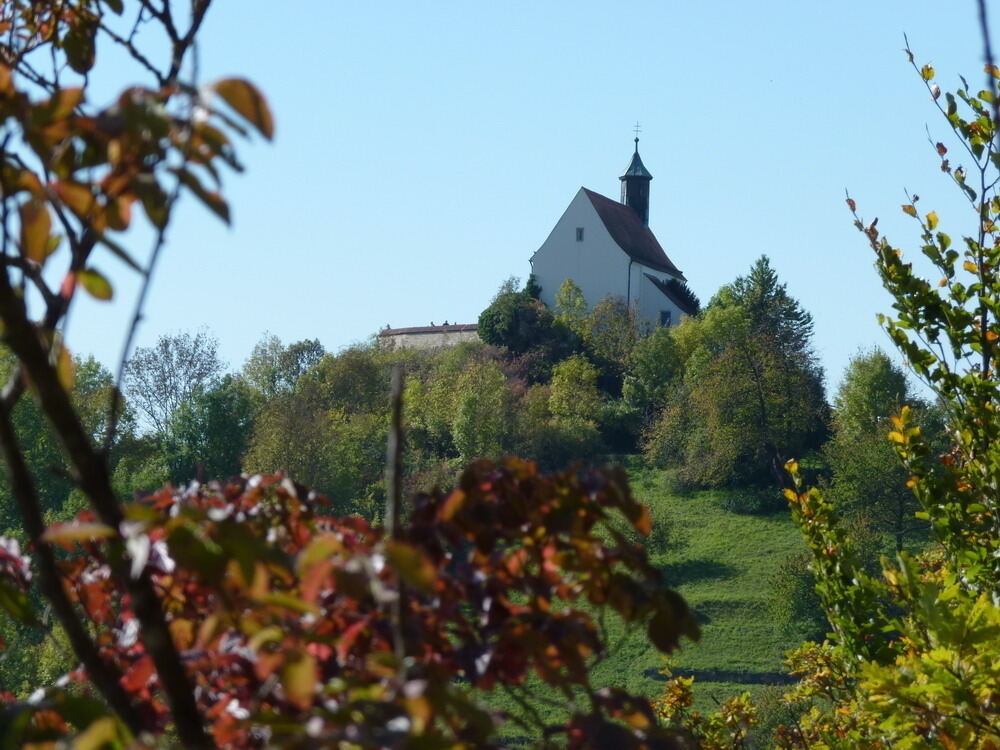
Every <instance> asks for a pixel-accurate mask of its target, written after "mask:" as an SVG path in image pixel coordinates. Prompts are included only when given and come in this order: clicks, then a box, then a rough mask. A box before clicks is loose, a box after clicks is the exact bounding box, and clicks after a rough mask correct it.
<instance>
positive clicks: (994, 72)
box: [983, 65, 1000, 78]
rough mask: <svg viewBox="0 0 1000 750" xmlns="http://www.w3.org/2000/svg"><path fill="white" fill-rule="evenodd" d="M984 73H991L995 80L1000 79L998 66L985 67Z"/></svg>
mask: <svg viewBox="0 0 1000 750" xmlns="http://www.w3.org/2000/svg"><path fill="white" fill-rule="evenodd" d="M983 72H984V73H989V74H990V75H991V76H993V77H994V78H1000V68H998V67H997V66H996V65H985V66H983Z"/></svg>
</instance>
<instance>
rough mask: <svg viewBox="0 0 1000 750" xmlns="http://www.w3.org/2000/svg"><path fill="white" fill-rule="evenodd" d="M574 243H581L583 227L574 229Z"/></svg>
mask: <svg viewBox="0 0 1000 750" xmlns="http://www.w3.org/2000/svg"><path fill="white" fill-rule="evenodd" d="M576 241H577V242H583V227H577V228H576Z"/></svg>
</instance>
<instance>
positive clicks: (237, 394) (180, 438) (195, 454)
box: [154, 375, 254, 486]
mask: <svg viewBox="0 0 1000 750" xmlns="http://www.w3.org/2000/svg"><path fill="white" fill-rule="evenodd" d="M253 416H254V404H253V398H252V393H251V391H250V389H249V388H248V387H247V385H246V383H245V382H244V381H243V380H241V379H239V378H236V377H233V376H232V375H225V376H223V377H222V379H221V380H220V381H219V382H218V383H216V384H215V385H213V386H212V387H210V388H208V389H205V390H201V391H199V392H197V393H196V394H195V395H194V396H192V397H191V398H190V399H188V400H187V401H185V402H184V403H182V404H181V405H180V406H179V407H177V409H176V410H175V411H174V412H173V414H171V416H170V420H169V422H168V423H167V437H166V440H165V441H164V442H165V445H164V448H165V453H166V454H167V463H168V465H169V467H170V479H171V481H173V482H176V483H183V482H186V481H188V480H189V479H191V478H192V477H199V478H202V479H204V478H206V477H219V478H228V477H232V476H235V475H237V474H239V473H240V471H242V464H243V455H244V454H245V453H246V450H247V444H248V442H249V439H250V435H252V434H253ZM154 486H155V485H154Z"/></svg>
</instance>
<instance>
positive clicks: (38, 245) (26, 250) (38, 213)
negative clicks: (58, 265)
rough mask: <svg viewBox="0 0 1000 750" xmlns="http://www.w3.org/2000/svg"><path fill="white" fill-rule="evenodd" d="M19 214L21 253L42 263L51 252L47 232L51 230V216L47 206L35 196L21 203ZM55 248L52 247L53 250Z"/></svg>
mask: <svg viewBox="0 0 1000 750" xmlns="http://www.w3.org/2000/svg"><path fill="white" fill-rule="evenodd" d="M19 211H20V214H21V253H22V254H23V255H24V257H25V258H28V259H29V260H33V261H35V263H44V262H45V259H46V258H47V257H49V254H50V253H51V250H50V249H49V248H50V243H49V233H50V232H51V231H52V217H50V216H49V208H48V206H46V205H45V203H44V202H43V201H40V200H38V199H37V198H32V199H31V200H29V201H27V202H25V203H22V204H21V208H20V209H19ZM54 249H55V248H52V250H54Z"/></svg>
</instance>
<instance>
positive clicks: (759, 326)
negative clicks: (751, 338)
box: [710, 255, 813, 355]
mask: <svg viewBox="0 0 1000 750" xmlns="http://www.w3.org/2000/svg"><path fill="white" fill-rule="evenodd" d="M710 305H723V306H732V305H736V306H739V307H742V308H743V310H744V311H745V312H746V314H747V316H748V317H749V319H750V324H751V326H752V329H753V332H754V333H755V334H757V335H760V336H769V337H773V338H774V339H775V340H776V341H777V343H778V345H779V346H780V347H782V348H783V349H784V350H786V351H788V352H789V353H791V354H795V355H803V354H807V353H808V351H809V347H810V342H811V340H812V334H813V321H812V315H810V314H809V313H808V312H806V311H805V310H803V309H802V306H801V305H799V303H798V301H797V300H795V299H793V298H792V297H790V296H789V294H788V290H787V288H786V285H785V284H782V283H780V282H779V281H778V274H777V272H776V271H775V270H774V269H773V268H772V267H771V260H770V259H769V258H768V257H767V256H766V255H762V256H760V258H758V259H757V261H756V262H755V263H754V264H753V266H752V267H751V268H750V273H748V274H747V275H746V276H740V277H739V278H737V279H736V281H734V282H733V283H732V284H730V285H729V286H726V287H723V288H722V289H720V290H719V292H718V294H716V296H715V298H714V299H713V300H712V302H711V303H710Z"/></svg>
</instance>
